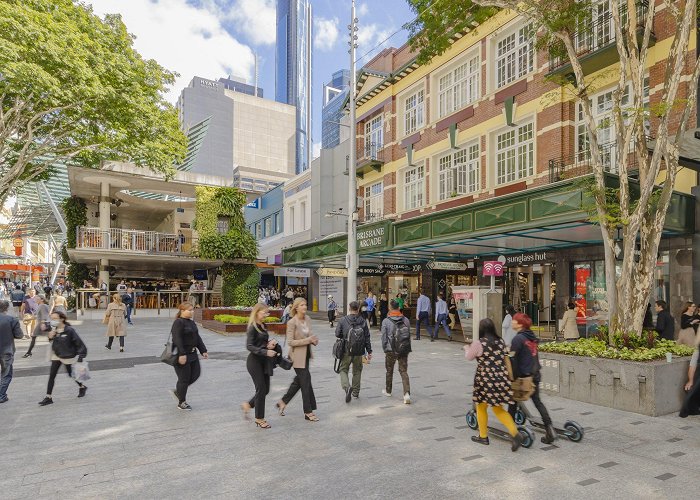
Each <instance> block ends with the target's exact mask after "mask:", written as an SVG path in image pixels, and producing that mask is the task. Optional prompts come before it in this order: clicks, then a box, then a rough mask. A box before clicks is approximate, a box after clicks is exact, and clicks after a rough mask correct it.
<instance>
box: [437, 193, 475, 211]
mask: <svg viewBox="0 0 700 500" xmlns="http://www.w3.org/2000/svg"><path fill="white" fill-rule="evenodd" d="M473 202H474V197H473V196H467V197H466V198H456V199H454V200H450V201H446V202H444V203H440V204H438V205H435V211H436V212H439V211H440V210H447V209H448V208H455V207H461V206H463V205H469V204H470V203H473Z"/></svg>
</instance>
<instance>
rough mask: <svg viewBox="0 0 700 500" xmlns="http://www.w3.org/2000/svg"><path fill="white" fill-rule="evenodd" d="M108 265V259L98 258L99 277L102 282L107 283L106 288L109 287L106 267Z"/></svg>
mask: <svg viewBox="0 0 700 500" xmlns="http://www.w3.org/2000/svg"><path fill="white" fill-rule="evenodd" d="M108 266H109V259H100V273H99V278H100V279H101V280H102V282H103V283H107V288H108V289H109V271H107V267H108Z"/></svg>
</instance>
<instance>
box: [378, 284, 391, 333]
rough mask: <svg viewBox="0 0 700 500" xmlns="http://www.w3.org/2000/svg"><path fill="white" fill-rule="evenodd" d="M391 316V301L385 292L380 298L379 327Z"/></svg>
mask: <svg viewBox="0 0 700 500" xmlns="http://www.w3.org/2000/svg"><path fill="white" fill-rule="evenodd" d="M387 316H389V299H388V298H387V296H386V293H385V292H382V294H381V295H380V296H379V325H380V326H381V324H382V323H383V322H384V320H385V319H386V317H387Z"/></svg>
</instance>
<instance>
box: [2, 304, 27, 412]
mask: <svg viewBox="0 0 700 500" xmlns="http://www.w3.org/2000/svg"><path fill="white" fill-rule="evenodd" d="M9 308H10V303H9V302H8V301H6V300H0V403H5V402H7V388H8V387H10V382H11V381H12V363H13V362H14V358H15V339H21V338H22V327H20V326H19V320H17V318H15V317H13V316H10V315H9V314H7V310H8V309H9Z"/></svg>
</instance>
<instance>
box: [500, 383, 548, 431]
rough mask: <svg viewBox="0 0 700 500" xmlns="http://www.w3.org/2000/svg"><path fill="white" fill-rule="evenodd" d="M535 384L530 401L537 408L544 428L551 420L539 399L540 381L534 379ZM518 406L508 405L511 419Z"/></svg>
mask: <svg viewBox="0 0 700 500" xmlns="http://www.w3.org/2000/svg"><path fill="white" fill-rule="evenodd" d="M533 382H534V384H535V392H533V393H532V396H530V399H532V402H533V403H534V405H535V408H537V411H538V412H540V416H541V417H542V423H543V424H544V425H546V426H550V425H552V419H551V417H550V416H549V412H548V411H547V408H546V407H545V406H544V404H543V403H542V400H541V399H540V380H539V379H536V380H533ZM517 407H518V405H517V404H514V405H508V413H510V416H511V417H515V410H516V409H517Z"/></svg>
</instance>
